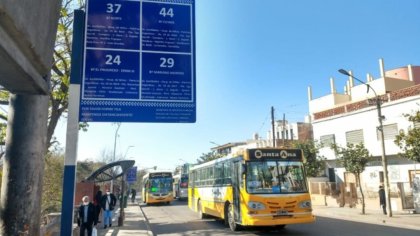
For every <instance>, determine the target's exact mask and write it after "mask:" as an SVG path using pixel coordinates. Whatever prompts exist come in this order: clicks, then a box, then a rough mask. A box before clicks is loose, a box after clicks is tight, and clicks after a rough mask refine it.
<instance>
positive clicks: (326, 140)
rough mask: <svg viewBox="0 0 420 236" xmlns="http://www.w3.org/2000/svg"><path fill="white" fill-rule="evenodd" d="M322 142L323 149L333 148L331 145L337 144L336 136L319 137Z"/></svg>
mask: <svg viewBox="0 0 420 236" xmlns="http://www.w3.org/2000/svg"><path fill="white" fill-rule="evenodd" d="M319 139H320V141H321V145H322V146H323V147H331V145H333V144H335V136H334V134H329V135H323V136H321V137H319Z"/></svg>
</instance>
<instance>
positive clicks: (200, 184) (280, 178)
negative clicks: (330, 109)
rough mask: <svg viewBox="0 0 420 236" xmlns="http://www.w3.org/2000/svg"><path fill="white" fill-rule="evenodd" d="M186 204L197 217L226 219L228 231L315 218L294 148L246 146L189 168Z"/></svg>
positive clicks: (299, 154) (300, 157) (300, 221)
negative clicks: (235, 152)
mask: <svg viewBox="0 0 420 236" xmlns="http://www.w3.org/2000/svg"><path fill="white" fill-rule="evenodd" d="M188 206H189V208H190V209H192V210H193V211H195V212H197V213H198V216H199V218H201V219H202V218H203V217H205V215H212V216H216V217H219V218H221V219H224V222H225V224H226V225H229V227H230V229H231V230H232V231H236V230H238V229H239V228H240V227H243V226H276V227H277V228H284V227H285V226H286V225H288V224H300V223H310V222H314V221H315V217H314V215H313V214H312V205H311V197H310V195H309V192H308V184H307V182H306V176H305V170H304V167H303V154H302V151H301V150H298V149H280V148H258V149H245V150H243V151H241V152H239V153H238V154H236V155H231V156H227V157H223V158H219V159H216V160H213V161H210V162H207V163H204V164H201V165H196V166H194V167H192V168H191V169H190V174H189V185H188Z"/></svg>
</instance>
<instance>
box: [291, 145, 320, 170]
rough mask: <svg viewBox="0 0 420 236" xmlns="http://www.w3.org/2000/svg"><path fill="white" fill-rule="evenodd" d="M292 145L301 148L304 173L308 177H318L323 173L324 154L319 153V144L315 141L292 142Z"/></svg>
mask: <svg viewBox="0 0 420 236" xmlns="http://www.w3.org/2000/svg"><path fill="white" fill-rule="evenodd" d="M293 147H294V148H297V149H302V152H303V156H304V158H305V162H304V166H305V170H306V174H307V175H308V176H309V177H318V176H323V175H325V173H324V172H325V166H326V164H325V160H326V158H325V157H324V156H320V155H319V149H320V148H321V145H320V144H319V143H317V142H315V141H311V140H308V141H303V142H294V143H293Z"/></svg>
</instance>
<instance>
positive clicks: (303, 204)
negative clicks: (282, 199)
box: [299, 201, 312, 208]
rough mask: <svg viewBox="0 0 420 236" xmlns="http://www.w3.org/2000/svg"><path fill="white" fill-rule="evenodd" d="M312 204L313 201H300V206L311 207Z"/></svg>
mask: <svg viewBox="0 0 420 236" xmlns="http://www.w3.org/2000/svg"><path fill="white" fill-rule="evenodd" d="M311 206H312V204H311V201H302V202H299V207H300V208H311Z"/></svg>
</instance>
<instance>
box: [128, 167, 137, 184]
mask: <svg viewBox="0 0 420 236" xmlns="http://www.w3.org/2000/svg"><path fill="white" fill-rule="evenodd" d="M126 180H127V182H129V183H134V182H136V181H137V166H134V167H131V168H130V169H128V170H127V173H126Z"/></svg>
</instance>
